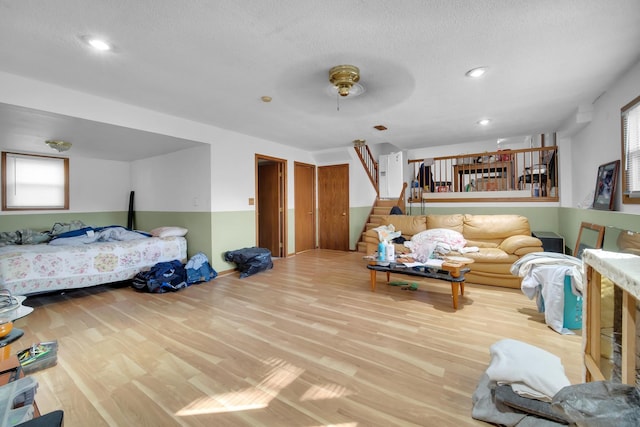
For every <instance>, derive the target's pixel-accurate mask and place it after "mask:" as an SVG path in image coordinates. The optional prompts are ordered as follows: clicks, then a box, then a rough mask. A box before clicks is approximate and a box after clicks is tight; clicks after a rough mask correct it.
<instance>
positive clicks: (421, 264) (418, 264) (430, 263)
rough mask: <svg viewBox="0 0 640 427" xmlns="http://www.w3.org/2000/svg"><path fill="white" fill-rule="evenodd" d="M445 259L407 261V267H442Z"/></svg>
mask: <svg viewBox="0 0 640 427" xmlns="http://www.w3.org/2000/svg"><path fill="white" fill-rule="evenodd" d="M443 263H444V260H442V259H430V260H428V261H427V262H405V263H404V265H406V266H407V267H442V264H443Z"/></svg>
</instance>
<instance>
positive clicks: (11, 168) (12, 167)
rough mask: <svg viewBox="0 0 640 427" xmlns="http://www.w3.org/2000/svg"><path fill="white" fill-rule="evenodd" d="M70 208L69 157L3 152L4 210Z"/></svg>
mask: <svg viewBox="0 0 640 427" xmlns="http://www.w3.org/2000/svg"><path fill="white" fill-rule="evenodd" d="M38 209H69V159H67V158H64V157H50V156H37V155H31V154H17V153H5V152H3V153H2V210H3V211H11V210H38Z"/></svg>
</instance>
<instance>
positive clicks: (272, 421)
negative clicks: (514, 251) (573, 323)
mask: <svg viewBox="0 0 640 427" xmlns="http://www.w3.org/2000/svg"><path fill="white" fill-rule="evenodd" d="M383 277H384V275H378V280H380V282H379V283H378V287H377V291H376V292H375V293H373V292H371V291H370V288H369V271H368V270H366V268H365V262H364V261H363V260H362V254H361V253H345V252H337V251H310V252H306V253H304V254H300V255H297V256H295V257H291V258H287V259H279V260H276V261H275V267H274V269H273V270H269V271H267V272H262V273H259V274H257V275H255V276H251V277H249V278H245V279H239V278H238V276H237V273H236V274H232V275H227V276H224V277H218V278H216V279H215V280H213V281H211V282H209V283H205V284H200V285H194V286H192V287H190V288H188V289H184V290H182V291H180V292H177V293H173V294H163V295H151V294H141V293H137V292H135V291H134V290H133V289H131V288H129V287H121V288H112V287H108V286H99V287H95V288H91V289H89V290H79V291H74V292H67V293H65V294H62V295H54V296H51V295H49V296H39V297H30V298H28V299H27V301H26V305H31V306H33V307H35V311H34V312H33V313H32V314H31V315H29V316H27V317H25V318H23V319H19V320H18V321H16V327H18V328H22V329H23V330H24V331H25V336H24V337H23V338H21V339H20V340H19V341H17V342H16V343H14V344H13V348H14V349H15V350H16V351H18V350H20V349H22V348H25V347H27V346H29V345H30V344H31V343H33V342H39V341H48V340H52V339H57V340H58V342H59V345H60V348H59V354H58V364H57V365H56V366H54V367H51V368H48V369H45V370H42V371H39V372H36V373H34V374H33V375H34V376H35V377H36V379H37V380H38V381H39V383H40V387H39V389H38V392H37V395H36V400H37V402H38V405H39V407H40V409H41V411H42V412H49V411H52V410H55V409H63V410H64V413H65V426H66V427H76V426H83V427H87V426H91V427H100V426H174V425H175V426H252V427H253V426H300V427H311V426H341V427H363V426H466V425H471V426H473V425H486V424H484V423H481V422H479V421H475V420H473V419H472V418H471V415H470V414H471V395H472V393H473V391H474V389H475V387H476V385H477V382H478V380H479V378H480V376H481V375H482V373H483V372H484V371H485V369H486V368H487V365H488V362H489V346H490V345H491V344H493V343H494V342H496V341H498V340H500V339H503V338H514V339H518V340H522V341H526V342H528V343H530V344H533V345H536V346H538V347H541V348H543V349H545V350H548V351H550V352H552V353H554V354H556V355H558V356H559V357H561V359H562V361H563V364H564V366H565V370H566V373H567V376H568V377H569V379H570V380H571V382H572V383H578V382H580V380H581V375H582V367H581V366H582V365H581V361H582V356H581V352H580V351H581V337H580V336H578V335H574V336H562V335H559V334H557V333H555V332H553V331H552V330H551V329H549V328H548V327H547V326H546V325H545V324H544V320H543V315H541V314H539V313H537V311H536V307H535V303H534V302H533V301H530V300H529V299H527V298H526V297H525V296H524V295H523V294H522V292H521V291H519V290H512V289H505V288H495V287H488V286H480V285H473V284H467V286H466V292H465V296H464V297H463V298H462V299H461V301H460V309H459V310H458V311H453V309H452V307H451V294H450V292H451V288H450V285H449V284H448V283H445V282H439V281H426V280H421V281H419V282H418V283H419V289H418V290H417V291H411V290H401V289H400V288H399V287H395V286H387V285H385V284H384V283H383V282H382V280H383ZM392 279H393V278H392ZM395 279H397V280H410V281H414V279H415V278H411V277H407V276H398V277H396V278H395Z"/></svg>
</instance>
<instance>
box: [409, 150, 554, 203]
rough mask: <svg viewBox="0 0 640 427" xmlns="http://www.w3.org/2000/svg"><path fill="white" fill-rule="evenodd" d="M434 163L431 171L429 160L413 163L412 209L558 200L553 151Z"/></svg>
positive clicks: (481, 155)
mask: <svg viewBox="0 0 640 427" xmlns="http://www.w3.org/2000/svg"><path fill="white" fill-rule="evenodd" d="M432 160H433V162H432V163H431V164H429V165H428V167H423V165H424V162H425V159H416V160H409V164H413V165H414V171H415V174H414V176H416V179H415V180H414V181H413V182H412V185H411V192H410V193H411V194H410V196H409V202H410V203H423V202H455V201H464V202H468V201H478V202H483V201H484V202H496V201H523V200H526V201H541V202H549V201H558V200H559V197H558V196H559V188H560V186H559V181H558V175H559V173H558V155H557V147H555V146H553V147H541V148H528V149H519V150H501V151H495V152H485V153H475V154H463V155H457V156H446V157H436V158H433V159H432ZM425 166H427V165H425ZM420 171H422V173H421V172H420Z"/></svg>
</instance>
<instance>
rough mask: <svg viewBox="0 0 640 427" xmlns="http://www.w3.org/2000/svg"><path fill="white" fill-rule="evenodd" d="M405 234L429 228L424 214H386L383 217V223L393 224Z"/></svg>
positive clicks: (409, 234) (412, 233) (411, 234)
mask: <svg viewBox="0 0 640 427" xmlns="http://www.w3.org/2000/svg"><path fill="white" fill-rule="evenodd" d="M392 224H393V226H394V227H395V228H396V231H400V232H401V233H402V235H403V236H409V237H411V236H413V235H414V234H418V233H419V232H421V231H424V230H426V229H427V223H426V219H425V216H424V215H385V216H383V217H382V225H392Z"/></svg>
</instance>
